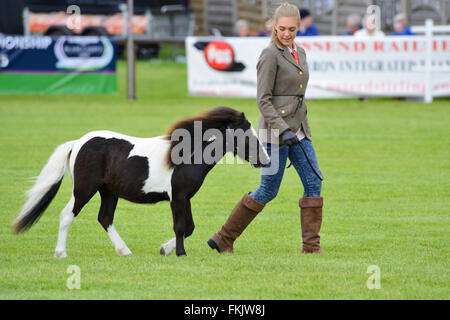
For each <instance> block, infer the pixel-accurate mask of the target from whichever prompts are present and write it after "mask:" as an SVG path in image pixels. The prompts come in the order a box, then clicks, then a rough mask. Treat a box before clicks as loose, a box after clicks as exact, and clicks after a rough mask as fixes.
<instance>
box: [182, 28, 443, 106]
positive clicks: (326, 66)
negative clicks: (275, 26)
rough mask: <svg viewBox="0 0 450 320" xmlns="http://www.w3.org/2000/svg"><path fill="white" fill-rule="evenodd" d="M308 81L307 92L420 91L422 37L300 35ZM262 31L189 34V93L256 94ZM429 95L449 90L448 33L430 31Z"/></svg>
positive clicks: (412, 93)
mask: <svg viewBox="0 0 450 320" xmlns="http://www.w3.org/2000/svg"><path fill="white" fill-rule="evenodd" d="M296 40H297V41H296V43H297V45H300V46H302V47H303V48H304V49H305V51H306V57H307V60H308V66H309V73H310V78H309V83H308V89H307V90H306V98H310V99H317V98H340V97H349V96H390V97H423V96H424V92H425V76H424V74H425V51H426V50H425V49H426V42H425V37H422V36H395V37H394V36H392V37H391V36H389V37H384V38H377V39H355V38H353V37H344V36H337V37H331V36H330V37H328V36H320V37H301V38H299V37H298V38H297V39H296ZM269 41H270V39H269V38H266V37H250V38H238V37H232V38H231V37H230V38H210V37H188V38H187V41H186V51H187V61H188V89H189V94H191V95H199V96H201V95H213V96H233V97H256V63H257V61H258V57H259V55H260V53H261V51H262V50H263V49H264V48H265V47H266V46H267V45H268V44H269ZM431 59H432V60H431V62H432V63H431V68H432V69H431V70H432V73H431V81H432V83H431V87H432V94H433V96H450V71H449V70H450V37H449V36H434V37H433V41H432V58H431Z"/></svg>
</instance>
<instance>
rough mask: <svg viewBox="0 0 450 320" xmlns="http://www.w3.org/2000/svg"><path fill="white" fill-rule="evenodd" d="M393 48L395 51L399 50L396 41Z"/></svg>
mask: <svg viewBox="0 0 450 320" xmlns="http://www.w3.org/2000/svg"><path fill="white" fill-rule="evenodd" d="M392 49H394V50H395V51H399V50H400V49H399V47H398V46H397V43H396V42H392Z"/></svg>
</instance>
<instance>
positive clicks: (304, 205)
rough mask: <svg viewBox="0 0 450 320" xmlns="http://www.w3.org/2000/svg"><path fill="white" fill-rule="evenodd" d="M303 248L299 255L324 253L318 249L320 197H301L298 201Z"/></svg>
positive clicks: (320, 212) (320, 214)
mask: <svg viewBox="0 0 450 320" xmlns="http://www.w3.org/2000/svg"><path fill="white" fill-rule="evenodd" d="M299 206H300V222H301V226H302V240H303V247H302V251H301V253H325V251H323V250H322V248H321V247H320V236H319V232H320V227H321V225H322V207H323V198H322V197H303V198H300V201H299Z"/></svg>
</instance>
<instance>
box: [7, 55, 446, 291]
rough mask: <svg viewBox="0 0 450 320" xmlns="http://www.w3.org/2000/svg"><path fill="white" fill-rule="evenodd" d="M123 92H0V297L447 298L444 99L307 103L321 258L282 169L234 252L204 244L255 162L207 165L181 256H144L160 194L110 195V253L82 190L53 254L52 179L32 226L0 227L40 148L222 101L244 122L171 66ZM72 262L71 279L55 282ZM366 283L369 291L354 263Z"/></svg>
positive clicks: (58, 201) (145, 65) (152, 244)
mask: <svg viewBox="0 0 450 320" xmlns="http://www.w3.org/2000/svg"><path fill="white" fill-rule="evenodd" d="M137 72H138V80H137V85H138V88H137V89H138V90H137V95H138V100H137V101H134V102H129V101H127V100H126V99H125V98H124V97H125V90H126V88H125V78H124V75H125V65H124V64H123V63H120V64H119V76H120V80H119V82H120V83H119V88H120V92H119V95H117V96H57V95H55V96H52V95H46V96H40V95H2V96H0V244H1V249H0V299H449V298H450V275H449V261H450V260H449V257H450V256H449V254H450V219H449V217H450V215H449V214H450V209H449V207H450V200H449V199H450V160H449V159H450V139H449V137H450V121H449V108H450V101H449V100H448V99H440V100H436V101H435V102H434V103H433V104H431V105H425V104H423V103H421V102H407V101H393V100H391V99H372V100H370V101H369V102H363V101H358V100H356V99H349V100H322V101H310V102H309V103H308V108H309V113H308V116H309V119H310V124H311V127H312V132H313V142H314V145H315V148H316V152H317V155H318V159H319V164H320V167H321V171H322V172H323V174H324V175H325V181H324V184H323V197H324V202H325V206H324V222H323V226H322V231H321V243H322V246H323V248H324V250H326V251H327V252H328V254H326V255H301V254H300V250H301V232H300V217H299V208H298V199H299V197H300V196H301V194H302V191H303V190H302V186H301V183H300V180H299V178H298V176H297V174H296V172H295V171H294V170H293V169H288V170H287V171H286V173H285V177H284V180H283V183H282V186H281V189H280V193H279V195H278V197H277V198H276V199H275V200H273V201H272V202H271V203H270V204H268V205H267V207H266V208H265V209H264V210H263V211H262V213H261V214H260V215H259V216H258V217H257V218H256V219H255V220H254V222H253V223H252V224H251V225H250V226H249V227H248V228H247V230H246V231H245V232H244V234H243V235H242V237H241V238H239V239H238V241H237V242H236V244H235V253H234V254H228V255H218V254H217V253H216V252H215V251H212V250H211V249H210V248H209V247H208V246H207V245H206V240H207V239H208V238H209V237H210V236H211V235H212V234H213V233H214V232H215V231H216V230H217V229H218V228H220V226H221V225H222V224H223V223H224V222H225V220H226V218H227V217H228V214H229V212H230V210H231V209H232V208H233V206H234V205H235V203H236V202H237V201H238V200H239V199H240V198H241V197H242V195H243V194H244V193H245V192H247V191H250V190H253V189H255V188H256V187H257V186H258V183H259V171H258V170H256V169H253V168H251V167H250V166H249V165H234V166H233V165H219V166H217V167H216V168H215V169H214V170H213V171H212V172H211V173H210V175H208V176H207V178H206V180H205V183H204V185H203V187H202V188H201V189H200V191H199V192H198V194H197V195H196V196H195V197H194V198H193V200H192V211H193V216H194V221H195V223H196V229H195V231H194V234H193V235H192V236H191V237H190V238H188V239H186V241H185V247H186V251H187V254H188V255H187V257H180V258H178V257H176V256H175V255H174V254H172V255H171V256H167V257H162V256H160V255H159V249H160V246H161V244H162V243H164V242H165V241H166V240H168V239H170V238H172V237H173V231H172V217H171V213H170V207H169V204H168V203H167V202H164V203H159V204H156V205H151V206H147V205H138V204H133V203H129V202H127V201H124V200H121V201H119V205H118V208H117V211H116V216H115V221H114V222H115V226H116V228H117V230H118V232H119V233H120V235H121V236H122V238H123V239H124V241H125V242H126V243H127V245H128V247H129V248H130V249H131V251H132V252H133V255H132V256H129V257H119V256H117V254H116V253H115V251H114V248H113V245H112V243H111V242H110V240H109V238H108V236H107V235H106V233H105V232H104V231H103V229H102V227H101V226H100V224H99V223H98V222H97V212H98V208H99V204H100V201H99V196H98V195H96V196H95V197H94V198H93V199H92V200H91V201H90V202H89V203H88V205H87V206H86V207H85V208H84V210H83V211H82V212H81V213H80V215H79V216H78V217H77V218H76V220H75V222H74V224H73V225H72V227H71V229H70V232H69V237H68V244H67V253H68V255H69V257H68V258H66V259H55V258H53V253H54V249H55V245H56V239H57V233H58V217H59V212H60V211H61V210H62V208H63V207H64V206H65V204H66V203H67V201H68V200H69V198H70V193H71V186H72V182H71V178H70V177H69V176H66V178H65V180H64V182H63V185H62V187H61V189H60V191H59V193H58V194H57V196H56V198H55V199H54V201H53V202H52V204H51V205H50V207H49V208H48V209H47V211H46V212H45V213H44V215H43V216H42V218H41V219H40V221H39V222H38V223H37V224H36V225H35V226H34V227H33V228H32V229H31V230H29V231H28V232H27V233H25V234H23V235H20V236H15V235H12V233H11V223H12V221H13V219H14V218H15V217H16V215H17V214H18V212H19V210H20V208H21V206H22V205H23V203H24V201H25V196H24V192H25V191H26V190H27V189H28V188H29V187H31V182H30V178H31V177H34V176H37V175H38V174H39V172H40V170H41V168H42V167H43V165H44V164H45V163H46V161H47V159H48V157H49V156H50V154H51V153H52V151H53V150H54V149H55V147H56V146H57V145H58V144H60V143H62V142H65V141H67V140H73V139H77V138H79V137H81V136H82V135H83V134H84V133H86V132H88V131H92V130H98V129H109V130H114V131H118V132H122V133H125V134H128V135H135V136H143V137H150V136H157V135H160V134H162V133H163V132H165V131H166V129H167V128H168V127H169V126H170V124H171V123H172V122H174V121H175V120H178V119H180V118H182V117H186V116H191V115H193V114H194V113H196V112H198V111H201V110H205V109H208V108H211V107H213V106H216V105H228V106H231V107H234V108H237V109H239V110H242V111H244V112H245V113H246V114H247V116H248V118H249V119H250V120H251V121H252V122H253V123H254V124H255V125H256V122H257V117H258V110H257V107H256V103H255V100H254V99H231V98H229V99H226V98H200V97H189V96H188V95H187V89H186V83H187V81H186V66H185V65H182V64H172V63H166V62H163V63H149V62H140V63H139V64H138V66H137ZM70 265H77V266H79V268H80V271H81V274H80V276H81V278H80V279H81V287H80V289H79V290H77V289H74V290H69V289H68V288H67V286H66V281H67V279H68V277H69V276H70V274H68V273H67V272H66V271H67V268H68V267H69V266H70ZM372 265H375V266H378V267H379V270H380V284H381V288H380V289H373V290H369V289H368V288H367V286H366V281H367V280H368V278H369V276H370V275H371V274H369V273H367V269H368V267H369V266H372Z"/></svg>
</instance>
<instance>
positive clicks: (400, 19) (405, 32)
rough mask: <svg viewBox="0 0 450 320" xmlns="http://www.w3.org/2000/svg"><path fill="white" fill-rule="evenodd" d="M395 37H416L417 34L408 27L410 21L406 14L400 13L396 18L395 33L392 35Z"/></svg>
mask: <svg viewBox="0 0 450 320" xmlns="http://www.w3.org/2000/svg"><path fill="white" fill-rule="evenodd" d="M391 35H393V36H415V35H416V34H415V33H414V32H412V31H411V28H410V27H409V26H408V20H407V19H406V15H405V14H404V13H399V14H397V15H395V17H394V32H392V33H391Z"/></svg>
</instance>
